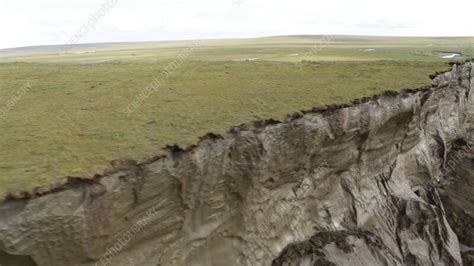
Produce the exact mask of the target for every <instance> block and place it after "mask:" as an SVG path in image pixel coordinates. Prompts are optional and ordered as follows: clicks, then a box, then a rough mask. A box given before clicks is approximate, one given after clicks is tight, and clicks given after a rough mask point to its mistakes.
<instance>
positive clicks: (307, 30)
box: [0, 0, 474, 48]
mask: <svg viewBox="0 0 474 266" xmlns="http://www.w3.org/2000/svg"><path fill="white" fill-rule="evenodd" d="M472 10H474V1H472V0H453V1H438V0H431V1H427V0H397V1H392V0H330V1H319V0H291V1H289V0H200V1H190V0H0V24H1V36H0V48H11V47H20V46H33V45H49V44H67V43H73V44H75V43H95V42H129V41H161V40H186V39H208V38H247V37H261V36H272V35H294V34H322V35H324V34H328V35H329V34H330V35H336V34H348V35H383V36H474V18H473V17H472Z"/></svg>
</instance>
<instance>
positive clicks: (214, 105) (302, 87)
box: [0, 36, 474, 195]
mask: <svg viewBox="0 0 474 266" xmlns="http://www.w3.org/2000/svg"><path fill="white" fill-rule="evenodd" d="M473 40H474V38H391V37H384V38H381V37H354V36H336V37H335V36H325V37H323V36H282V37H267V38H258V39H241V40H208V41H203V42H201V43H199V45H198V46H196V48H195V49H193V50H192V51H190V52H189V53H188V54H187V55H186V56H185V57H183V51H185V50H186V47H188V45H189V43H190V42H186V41H182V42H147V43H115V44H90V45H77V46H73V47H71V49H68V50H64V49H62V48H61V47H59V46H42V47H27V48H16V49H6V50H0V108H1V109H0V110H3V111H1V112H0V132H1V133H0V134H1V137H0V195H4V194H5V192H6V191H12V192H17V191H19V190H23V189H29V188H31V187H34V186H37V185H39V184H42V183H44V182H47V181H51V180H53V179H54V178H58V177H62V176H67V175H72V176H87V175H91V174H92V173H95V172H100V171H101V170H103V168H104V167H105V166H106V164H107V162H108V161H110V160H113V159H116V158H124V157H126V158H134V159H137V160H140V159H144V158H146V157H149V156H152V155H156V154H159V153H161V152H162V151H161V148H162V147H163V146H165V145H166V144H172V143H178V144H180V145H183V146H185V145H188V144H191V143H193V142H195V141H196V140H197V137H199V136H200V135H203V134H204V133H206V132H209V131H213V132H217V133H224V132H225V131H226V129H227V128H228V127H229V126H231V125H235V124H239V123H243V122H248V121H250V120H255V119H263V118H270V117H272V118H277V119H278V118H283V117H284V116H285V114H287V113H292V112H294V111H297V110H302V109H309V108H310V107H313V106H318V105H325V104H330V103H342V102H347V101H349V100H351V99H354V98H359V97H363V96H368V95H372V94H375V93H378V92H381V91H385V90H400V89H403V88H413V87H419V86H423V85H429V84H431V80H430V79H429V78H428V75H429V74H431V73H434V72H437V71H442V70H446V69H447V68H448V66H447V64H446V63H447V62H450V61H453V60H462V61H464V60H465V59H467V58H472V57H473V55H474V41H473ZM452 53H460V54H462V56H460V57H454V58H443V57H450V56H451V54H452ZM180 56H181V58H182V59H184V60H183V61H182V63H179V64H177V65H176V64H175V66H177V68H176V70H173V71H170V72H168V73H170V75H169V76H168V77H167V78H164V79H162V85H161V86H160V87H159V88H158V89H157V90H156V91H155V92H154V93H152V94H150V95H149V97H147V98H146V99H144V100H141V101H140V102H139V104H138V105H137V106H136V110H135V111H134V112H133V113H131V114H127V113H126V112H125V110H126V109H127V106H130V104H131V103H132V102H133V101H134V100H135V99H137V96H138V95H140V94H141V93H143V92H144V91H145V90H146V88H147V86H148V85H149V84H150V83H151V82H152V81H153V80H154V79H155V78H157V77H158V78H159V77H161V75H162V73H164V70H165V68H166V67H167V66H168V65H169V64H170V63H172V62H173V61H174V60H176V58H179V57H180ZM302 61H304V63H301V62H302ZM27 84H29V86H27ZM25 87H27V88H28V89H25ZM12 103H14V104H12Z"/></svg>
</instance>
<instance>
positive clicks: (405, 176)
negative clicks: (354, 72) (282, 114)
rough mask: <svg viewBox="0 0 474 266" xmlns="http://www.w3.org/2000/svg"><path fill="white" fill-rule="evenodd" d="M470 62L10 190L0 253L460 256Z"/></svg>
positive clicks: (466, 252) (182, 257)
mask: <svg viewBox="0 0 474 266" xmlns="http://www.w3.org/2000/svg"><path fill="white" fill-rule="evenodd" d="M473 74H474V68H473V63H469V62H468V63H466V64H464V65H453V68H452V70H451V71H449V72H446V73H440V74H437V75H436V76H434V77H433V78H434V81H435V85H433V86H431V87H427V88H420V89H414V90H405V91H402V92H400V93H395V92H387V93H383V94H380V95H377V96H374V97H372V98H366V99H361V100H357V101H354V102H352V103H351V104H347V105H342V106H329V107H326V108H314V109H313V110H309V111H304V112H301V113H296V114H294V115H291V116H289V117H288V118H287V119H286V120H285V121H282V122H280V121H275V120H268V121H257V122H254V123H251V124H248V125H241V126H237V127H234V128H232V129H231V130H230V131H229V134H228V135H226V136H225V137H221V136H218V135H214V134H208V135H206V136H204V137H203V138H202V139H201V141H200V142H199V143H198V144H197V145H194V146H192V147H189V148H188V149H186V150H183V149H180V148H179V147H176V146H169V147H168V148H167V150H168V155H167V156H162V157H157V158H155V159H153V160H150V161H148V162H145V163H141V164H137V163H136V162H134V161H130V160H116V161H113V162H112V164H111V166H110V167H109V168H108V169H107V171H105V172H104V174H103V175H96V176H95V177H94V178H93V179H84V178H67V179H64V180H63V181H60V182H58V183H57V184H52V185H50V186H46V187H43V188H38V189H36V190H34V191H31V192H25V193H23V194H22V195H10V196H9V197H7V199H6V200H5V201H3V202H2V203H0V210H1V212H0V264H1V265H107V264H109V265H271V264H273V265H313V264H315V265H462V263H463V260H464V263H465V264H466V265H469V263H472V261H474V259H473V257H474V256H473V251H474V248H472V247H474V242H473V239H474V237H473V236H474V222H473V221H474V218H473V217H474V210H473V206H474V204H473V203H474V196H473V195H472V194H474V193H473V192H474V178H473V175H474V171H473V170H474V152H473V150H472V147H474V115H473V114H474V95H473V93H474V92H473V91H472V90H471V88H472V87H473V83H474V80H473V79H472V76H473ZM347 89H348V90H349V89H350V84H348V88H347ZM314 97H317V95H315V96H314Z"/></svg>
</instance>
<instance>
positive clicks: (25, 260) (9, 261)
mask: <svg viewBox="0 0 474 266" xmlns="http://www.w3.org/2000/svg"><path fill="white" fill-rule="evenodd" d="M0 261H1V262H2V265H8V266H36V265H37V264H36V263H35V262H34V261H33V259H32V258H31V257H30V256H17V255H11V254H8V253H5V252H3V251H1V250H0Z"/></svg>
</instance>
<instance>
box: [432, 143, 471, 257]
mask: <svg viewBox="0 0 474 266" xmlns="http://www.w3.org/2000/svg"><path fill="white" fill-rule="evenodd" d="M473 148H474V146H473V145H472V144H469V143H468V142H467V141H466V140H463V139H458V140H456V141H454V142H453V148H452V150H451V152H450V153H449V154H448V164H449V163H451V162H454V164H451V165H452V166H453V167H451V168H448V169H449V171H448V172H447V173H446V179H445V181H444V182H443V183H442V185H441V186H442V187H441V189H440V196H441V200H442V201H443V205H444V208H445V211H446V218H447V219H448V222H449V224H450V225H451V227H452V228H453V230H454V232H455V233H456V235H457V236H458V239H459V242H460V244H461V256H462V259H463V263H464V265H474V249H473V248H472V247H474V193H473V192H474V154H473Z"/></svg>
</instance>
